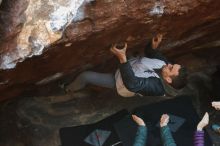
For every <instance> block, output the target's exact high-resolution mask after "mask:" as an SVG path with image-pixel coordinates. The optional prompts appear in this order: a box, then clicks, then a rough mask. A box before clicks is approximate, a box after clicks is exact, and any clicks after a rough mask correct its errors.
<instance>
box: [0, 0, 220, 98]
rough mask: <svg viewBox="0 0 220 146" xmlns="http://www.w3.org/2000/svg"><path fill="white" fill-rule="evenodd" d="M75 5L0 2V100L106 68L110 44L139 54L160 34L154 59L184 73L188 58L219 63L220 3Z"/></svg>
mask: <svg viewBox="0 0 220 146" xmlns="http://www.w3.org/2000/svg"><path fill="white" fill-rule="evenodd" d="M75 2H77V3H75V4H73V3H71V1H70V0H63V1H58V0H54V1H53V3H52V2H51V1H44V0H36V1H31V0H19V1H15V0H10V1H7V0H6V1H3V2H2V4H1V5H0V56H1V57H0V60H1V61H0V68H1V71H0V100H3V99H7V98H9V97H16V96H18V95H20V94H22V93H23V91H25V90H31V89H34V88H37V87H38V86H41V85H42V84H48V83H50V82H52V81H53V80H59V79H60V78H63V77H65V76H66V75H67V74H69V73H71V72H76V71H77V70H80V69H82V68H84V66H88V65H93V66H95V65H98V64H101V63H103V62H105V61H109V60H112V57H113V56H112V55H111V54H110V52H109V47H110V45H111V44H112V43H115V42H123V41H127V42H128V48H129V52H128V53H131V52H133V51H135V50H139V51H140V52H141V50H142V49H143V47H144V45H145V44H146V42H147V41H149V40H150V38H151V37H152V36H153V35H154V34H156V33H157V32H162V33H164V41H163V42H162V44H161V48H160V49H161V51H163V52H164V53H165V54H166V55H167V56H168V57H170V58H172V59H173V60H176V61H179V62H180V63H183V64H186V65H187V64H190V63H187V62H189V60H184V59H183V56H185V55H186V56H187V54H193V55H197V56H198V55H199V56H200V57H202V58H204V59H206V60H207V61H210V62H212V63H213V62H214V63H215V62H218V61H219V57H218V56H219V54H220V51H218V47H219V46H220V42H219V38H220V21H219V20H220V19H219V18H220V2H219V1H215V0H177V1H175V2H174V1H173V0H159V1H156V2H155V1H154V0H148V1H146V0H117V1H116V0H108V1H95V0H91V1H83V0H78V1H75ZM61 12H62V13H61ZM186 58H187V57H186ZM184 62H185V63H184ZM105 64H107V65H108V62H107V63H105ZM104 68H105V67H104V66H103V70H104Z"/></svg>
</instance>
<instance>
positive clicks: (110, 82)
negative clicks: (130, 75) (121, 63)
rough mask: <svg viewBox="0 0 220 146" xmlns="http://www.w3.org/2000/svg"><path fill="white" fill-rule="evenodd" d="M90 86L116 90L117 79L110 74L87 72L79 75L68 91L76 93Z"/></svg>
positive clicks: (68, 87)
mask: <svg viewBox="0 0 220 146" xmlns="http://www.w3.org/2000/svg"><path fill="white" fill-rule="evenodd" d="M88 84H91V85H96V86H100V87H106V88H112V89H113V88H115V78H114V75H113V74H110V73H97V72H93V71H85V72H82V73H81V74H79V75H78V76H77V77H76V79H75V80H74V81H73V82H72V83H71V84H70V85H68V86H67V88H66V91H67V92H69V91H71V92H75V91H78V90H81V89H83V88H85V87H86V86H87V85H88Z"/></svg>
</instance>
